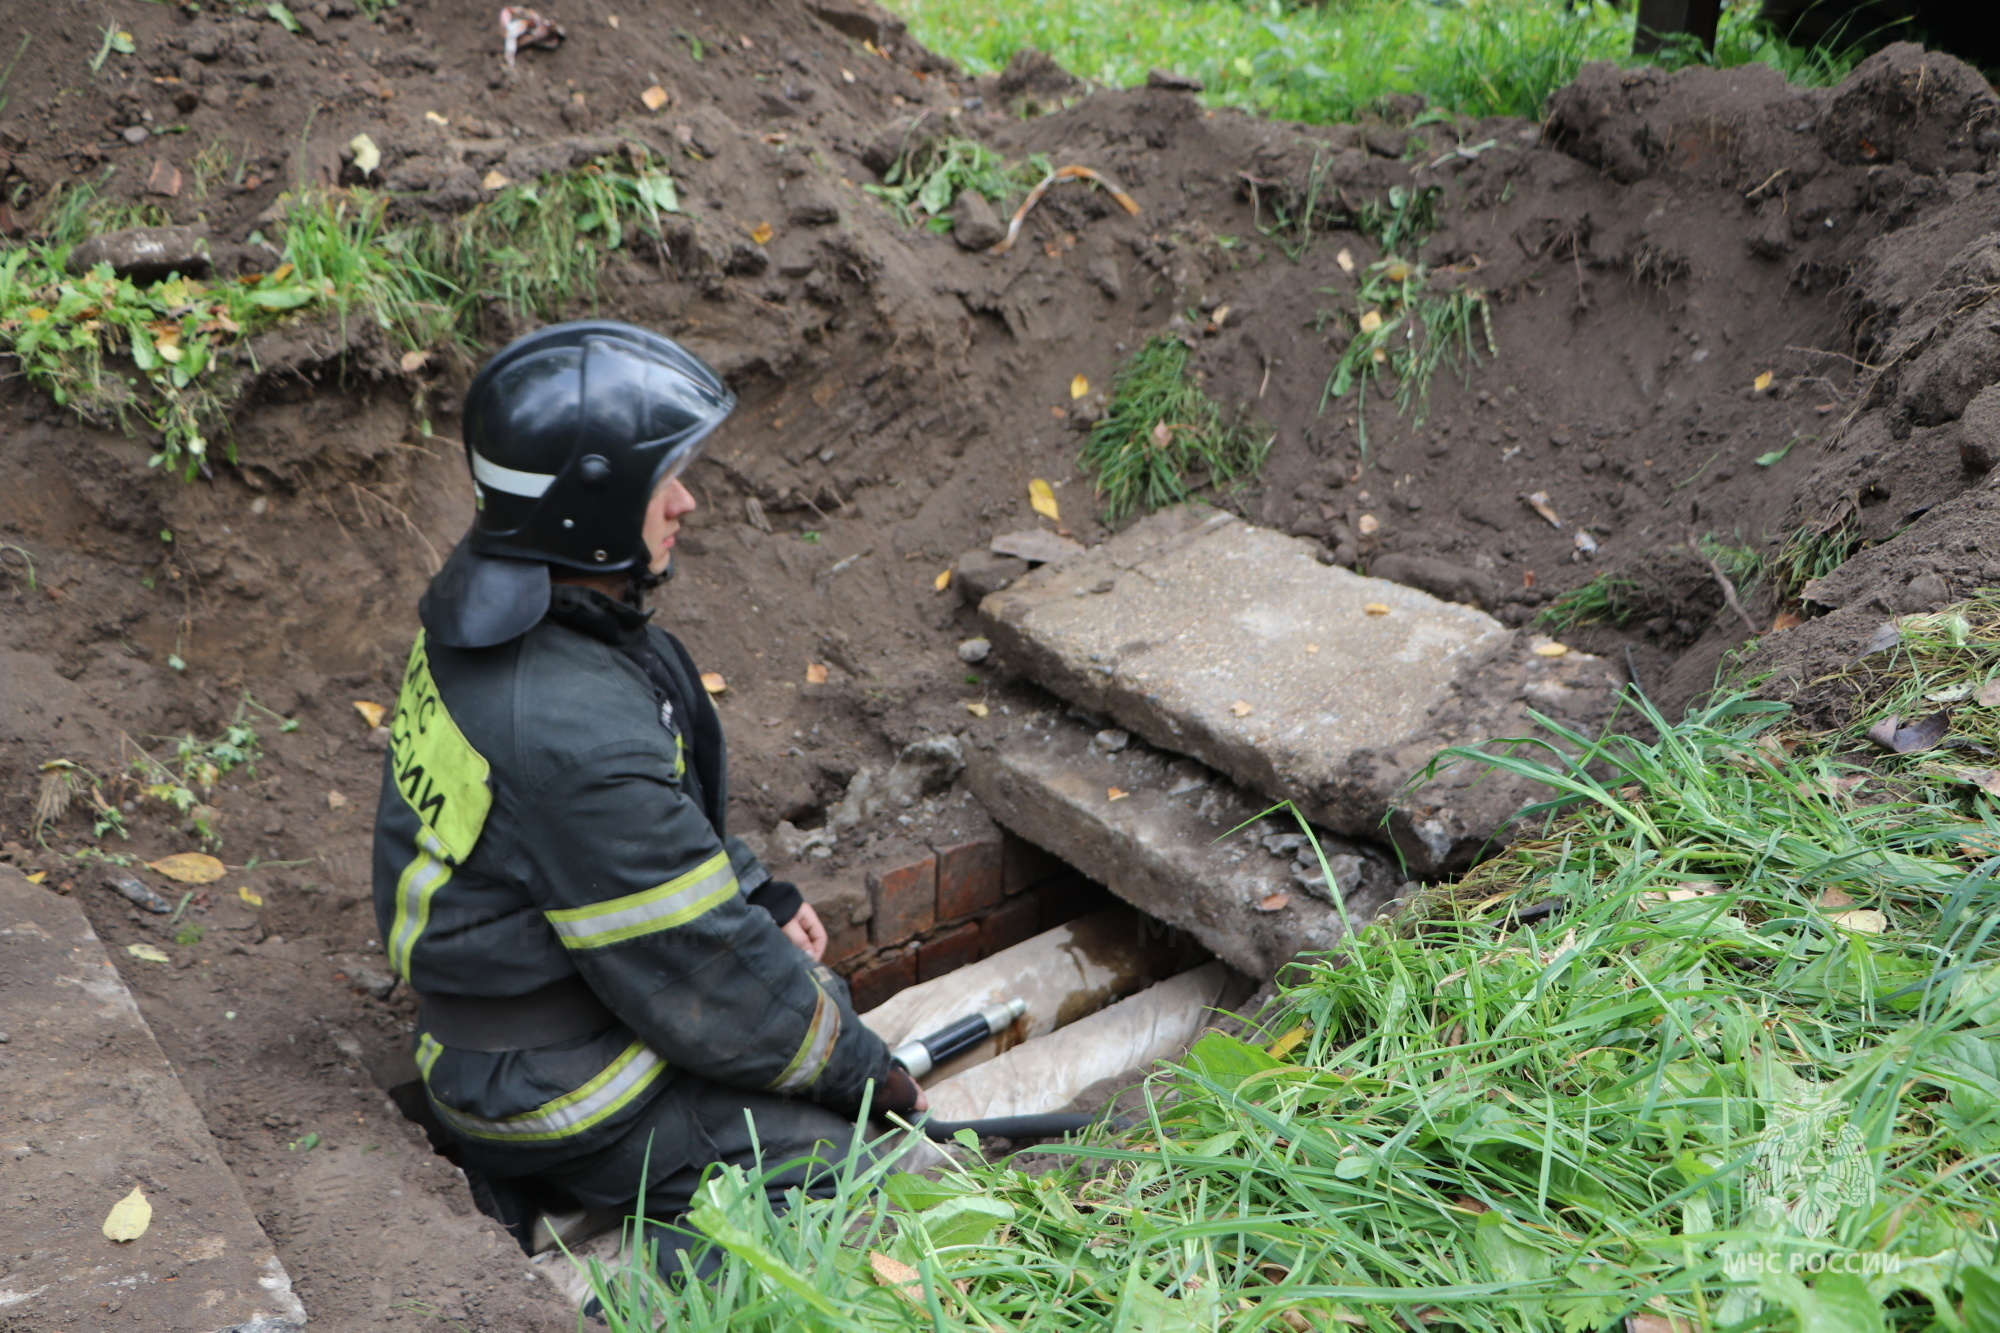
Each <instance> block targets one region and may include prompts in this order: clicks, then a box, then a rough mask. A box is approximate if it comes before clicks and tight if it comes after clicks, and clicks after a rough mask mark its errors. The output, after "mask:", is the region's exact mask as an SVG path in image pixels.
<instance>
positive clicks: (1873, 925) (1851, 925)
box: [1827, 907, 1889, 935]
mask: <svg viewBox="0 0 2000 1333" xmlns="http://www.w3.org/2000/svg"><path fill="white" fill-rule="evenodd" d="M1827 920H1829V921H1831V922H1833V924H1834V925H1836V926H1839V927H1840V928H1841V929H1843V930H1851V931H1853V932H1854V933H1855V934H1857V935H1880V934H1881V933H1882V932H1883V931H1885V930H1887V929H1888V928H1889V918H1888V917H1886V916H1883V915H1882V914H1881V913H1880V912H1878V911H1876V910H1875V909H1874V908H1872V907H1859V908H1856V909H1855V910H1854V911H1852V912H1835V913H1834V914H1833V915H1832V916H1830V917H1828V918H1827Z"/></svg>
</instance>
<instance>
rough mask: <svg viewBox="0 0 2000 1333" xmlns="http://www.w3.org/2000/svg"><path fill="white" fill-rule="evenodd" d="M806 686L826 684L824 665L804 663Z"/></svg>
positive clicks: (821, 663)
mask: <svg viewBox="0 0 2000 1333" xmlns="http://www.w3.org/2000/svg"><path fill="white" fill-rule="evenodd" d="M806 684H808V685H824V684H826V663H824V662H808V663H806Z"/></svg>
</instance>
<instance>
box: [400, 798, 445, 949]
mask: <svg viewBox="0 0 2000 1333" xmlns="http://www.w3.org/2000/svg"><path fill="white" fill-rule="evenodd" d="M450 878H451V863H450V861H448V860H447V859H446V857H445V850H444V848H443V847H442V846H440V845H439V844H438V841H437V839H436V838H434V837H432V836H431V831H430V830H429V829H427V828H425V827H423V826H422V825H421V824H419V825H418V826H417V854H416V855H415V856H413V857H411V858H410V863H409V864H408V865H406V866H404V867H403V873H402V874H401V875H400V876H398V877H397V879H396V919H395V920H394V921H393V922H391V923H390V926H389V948H388V954H389V967H390V969H391V970H392V971H394V972H395V974H396V975H397V976H399V977H401V978H402V979H403V980H405V981H408V980H409V979H410V955H411V953H413V952H414V951H415V949H416V947H417V941H418V940H419V939H421V938H423V934H424V927H425V926H427V925H429V924H430V919H431V899H432V898H435V897H436V896H437V891H438V890H439V889H441V888H443V887H444V885H445V881H446V880H448V879H450Z"/></svg>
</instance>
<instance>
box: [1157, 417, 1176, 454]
mask: <svg viewBox="0 0 2000 1333" xmlns="http://www.w3.org/2000/svg"><path fill="white" fill-rule="evenodd" d="M1173 442H1174V428H1173V427H1172V426H1169V425H1168V424H1167V423H1166V422H1164V421H1155V422H1154V423H1153V447H1154V448H1155V449H1164V448H1166V447H1167V446H1168V445H1170V444H1172V443H1173Z"/></svg>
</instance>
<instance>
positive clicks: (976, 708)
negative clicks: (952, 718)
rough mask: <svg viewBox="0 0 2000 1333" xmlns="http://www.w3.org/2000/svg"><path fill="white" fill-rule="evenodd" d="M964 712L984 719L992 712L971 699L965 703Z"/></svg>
mask: <svg viewBox="0 0 2000 1333" xmlns="http://www.w3.org/2000/svg"><path fill="white" fill-rule="evenodd" d="M965 711H966V712H968V713H970V714H972V715H973V716H974V717H985V716H986V715H987V714H988V713H990V712H992V711H993V710H992V709H990V708H988V707H987V706H986V705H985V704H983V703H981V702H979V700H977V699H971V700H968V701H967V702H966V705H965Z"/></svg>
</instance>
